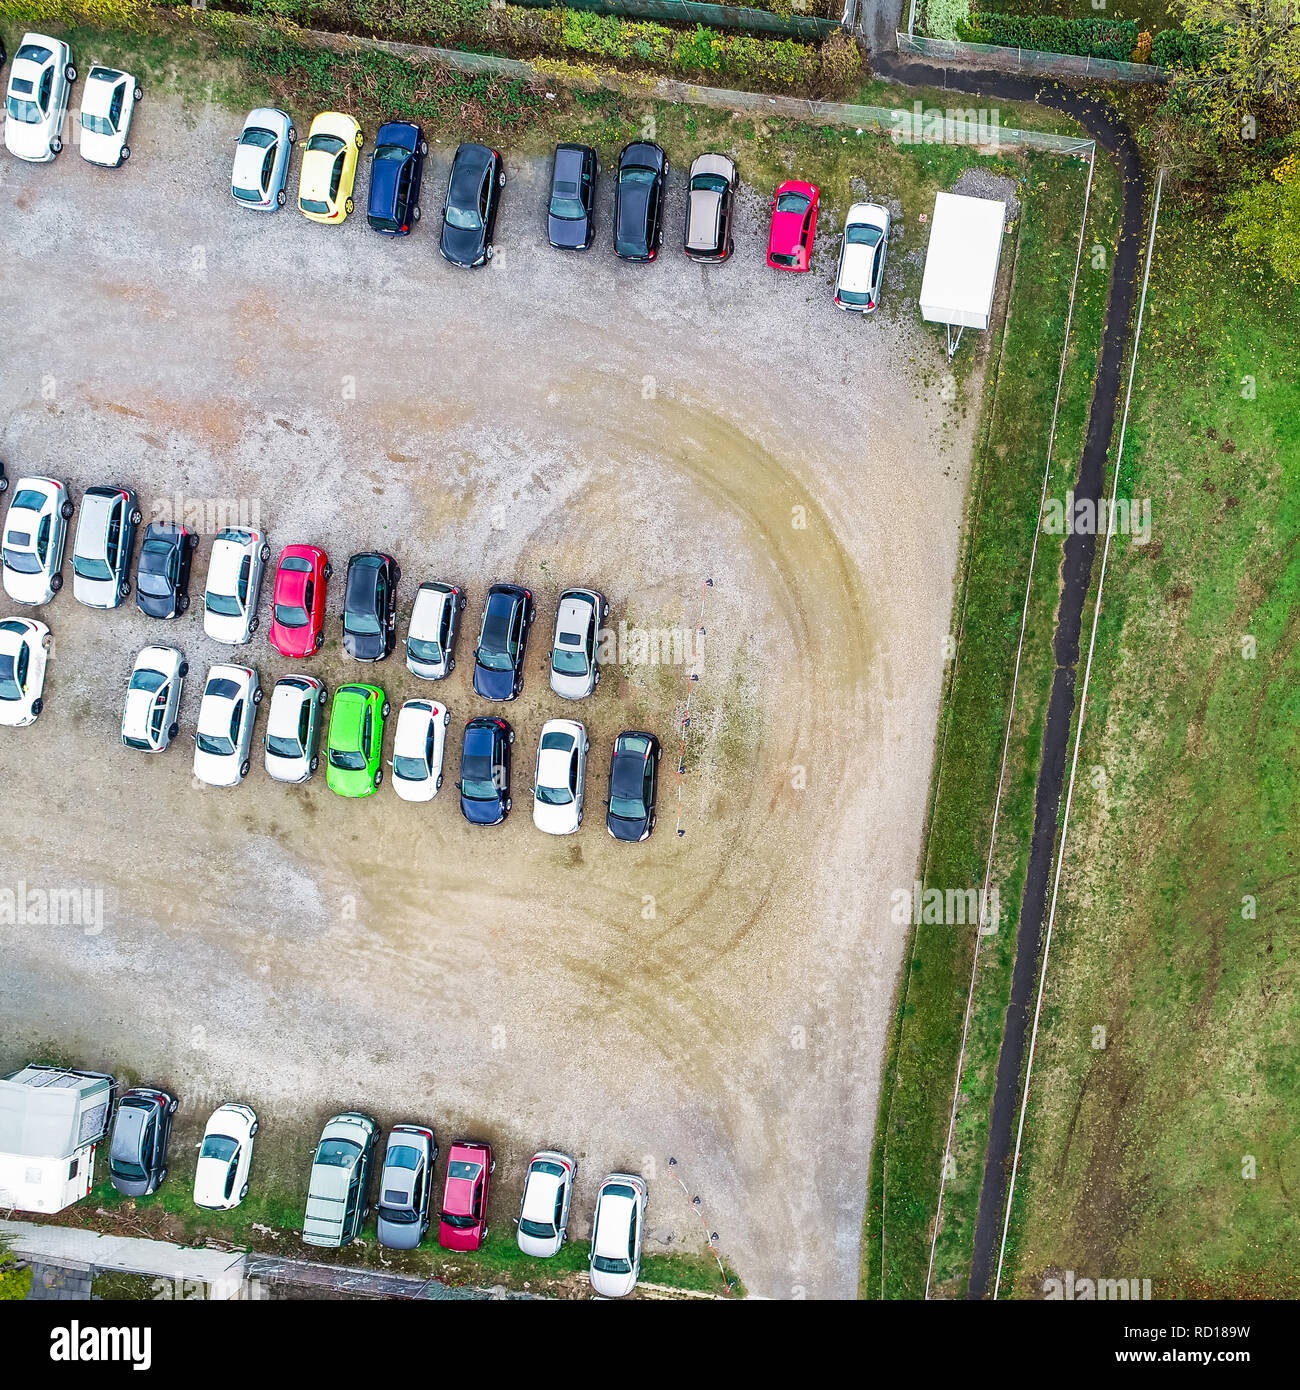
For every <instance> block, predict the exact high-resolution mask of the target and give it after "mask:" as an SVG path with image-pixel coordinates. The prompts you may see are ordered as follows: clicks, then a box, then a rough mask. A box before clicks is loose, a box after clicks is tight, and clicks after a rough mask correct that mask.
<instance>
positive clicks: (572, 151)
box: [546, 145, 600, 251]
mask: <svg viewBox="0 0 1300 1390" xmlns="http://www.w3.org/2000/svg"><path fill="white" fill-rule="evenodd" d="M599 174H600V161H599V160H598V159H597V158H596V151H595V150H593V149H592V148H591V146H590V145H556V147H555V163H554V164H553V165H552V167H551V201H550V202H549V203H548V204H547V208H546V239H547V240H548V241H549V242H550V243H551V245H552V246H554V247H556V248H557V249H559V250H561V251H585V250H586V249H587V248H588V247H589V246H590V245H591V242H592V238H593V237H594V236H595V235H596V216H595V212H596V180H597V178H598V176H599Z"/></svg>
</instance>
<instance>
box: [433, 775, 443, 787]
mask: <svg viewBox="0 0 1300 1390" xmlns="http://www.w3.org/2000/svg"><path fill="white" fill-rule="evenodd" d="M433 789H434V791H441V790H442V773H441V772H440V773H439V774H438V780H437V781H436V782H435V783H434V784H433Z"/></svg>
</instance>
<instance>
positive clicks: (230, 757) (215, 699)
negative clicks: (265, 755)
mask: <svg viewBox="0 0 1300 1390" xmlns="http://www.w3.org/2000/svg"><path fill="white" fill-rule="evenodd" d="M261 703H262V687H261V685H260V684H259V683H258V679H257V672H256V671H254V670H253V669H252V668H251V667H249V666H209V667H208V683H207V684H206V685H205V686H204V687H203V700H202V703H201V704H200V705H199V727H198V732H197V733H196V734H195V735H194V775H195V777H197V778H198V780H199V781H200V782H204V783H206V784H207V785H208V786H209V787H237V786H238V785H239V784H240V783H241V782H242V781H243V780H244V778H245V777H247V776H248V769H249V767H250V763H249V758H248V755H249V750H250V749H251V748H252V746H253V721H254V720H255V719H256V718H257V706H258V705H260V704H261Z"/></svg>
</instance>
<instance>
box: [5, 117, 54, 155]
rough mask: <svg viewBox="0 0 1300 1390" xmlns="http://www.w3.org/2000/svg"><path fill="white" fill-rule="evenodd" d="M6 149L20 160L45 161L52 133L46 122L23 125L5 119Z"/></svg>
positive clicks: (10, 119)
mask: <svg viewBox="0 0 1300 1390" xmlns="http://www.w3.org/2000/svg"><path fill="white" fill-rule="evenodd" d="M5 148H6V149H7V150H8V151H9V153H10V154H12V155H16V156H17V157H18V158H19V159H44V158H45V157H46V156H47V155H48V154H49V150H50V131H49V127H48V126H47V125H46V124H45V122H44V121H41V122H39V123H38V124H36V125H23V124H22V123H20V122H18V121H15V120H13V119H12V118H11V117H9V116H6V117H5Z"/></svg>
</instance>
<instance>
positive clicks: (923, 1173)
mask: <svg viewBox="0 0 1300 1390" xmlns="http://www.w3.org/2000/svg"><path fill="white" fill-rule="evenodd" d="M1086 177H1087V170H1086V167H1085V166H1084V165H1082V164H1081V163H1077V162H1074V161H1067V160H1061V159H1054V158H1052V157H1050V156H1047V155H1034V156H1030V157H1028V158H1027V159H1026V162H1025V176H1024V178H1023V179H1022V184H1021V188H1020V197H1021V200H1022V214H1021V215H1022V219H1023V224H1022V226H1021V228H1020V233H1019V244H1018V248H1017V250H1016V260H1015V272H1014V279H1013V283H1012V289H1011V298H1010V305H1009V310H1008V319H1007V322H1006V329H1005V341H1004V343H1003V344H1002V345H1001V348H1000V356H999V357H998V359H997V366H996V371H994V370H990V373H989V377H988V380H987V382H986V389H985V401H984V418H985V424H984V426H983V427H982V431H981V438H980V444H979V448H978V451H977V457H976V472H975V475H974V477H973V480H972V493H971V502H970V517H969V522H968V535H967V540H966V554H965V559H964V567H963V571H962V575H961V580H960V582H961V585H962V588H961V591H960V592H959V593H958V596H957V602H956V606H955V609H954V625H955V631H956V635H957V638H958V645H957V657H956V662H955V664H954V666H953V668H952V670H951V672H950V676H949V681H948V685H947V687H946V689H945V697H944V708H943V711H942V714H941V718H940V727H939V735H938V737H939V744H938V748H937V754H936V756H937V762H936V770H935V785H934V789H933V791H932V811H931V818H930V825H929V831H928V836H927V844H926V849H925V852H924V856H923V862H924V865H925V883H926V886H927V887H937V888H939V889H941V890H944V891H945V892H946V891H947V890H962V889H967V888H973V889H976V890H978V889H979V888H980V887H981V885H982V883H983V878H984V866H985V859H986V856H987V854H988V846H989V835H990V830H991V825H992V817H993V807H994V802H995V798H996V793H997V784H998V775H999V770H1000V767H1001V758H1002V744H1003V737H1004V734H1005V730H1006V721H1007V710H1008V707H1009V702H1010V698H1011V686H1012V676H1013V671H1014V666H1015V659H1016V648H1017V644H1018V641H1019V635H1020V623H1021V614H1022V609H1023V604H1024V594H1025V583H1026V580H1027V577H1028V574H1029V562H1030V553H1031V550H1032V547H1033V542H1034V533H1035V530H1036V528H1037V525H1038V504H1039V495H1040V490H1041V487H1042V478H1043V467H1044V464H1045V461H1046V458H1047V449H1048V440H1049V435H1050V428H1051V418H1052V406H1053V402H1054V400H1055V396H1056V389H1057V380H1058V374H1059V370H1060V356H1061V349H1062V344H1063V342H1064V333H1065V322H1066V315H1067V310H1068V304H1069V295H1070V285H1071V278H1072V275H1073V271H1074V257H1075V248H1076V246H1077V242H1078V227H1079V218H1080V216H1081V214H1082V210H1083V192H1084V185H1085V182H1086ZM1116 190H1117V183H1116V180H1115V176H1114V174H1113V172H1112V171H1111V169H1110V166H1109V164H1107V163H1105V162H1104V161H1100V162H1099V163H1098V168H1097V176H1096V180H1095V182H1094V188H1093V204H1092V207H1091V209H1090V227H1089V236H1088V238H1087V239H1086V242H1085V250H1089V249H1090V248H1091V247H1092V245H1093V244H1094V242H1095V243H1096V244H1097V245H1100V246H1101V247H1102V248H1103V249H1105V248H1107V247H1110V248H1113V245H1114V240H1115V229H1116V224H1117V209H1118V197H1117V191H1116ZM1111 254H1112V253H1111V252H1110V251H1106V252H1105V254H1104V255H1103V256H1101V257H1100V258H1096V259H1097V263H1096V264H1095V265H1094V257H1092V256H1091V255H1089V256H1087V258H1086V259H1085V260H1084V263H1083V267H1082V269H1081V272H1080V288H1079V297H1078V299H1077V300H1076V305H1075V322H1074V325H1073V326H1072V329H1071V336H1072V339H1076V338H1077V342H1078V343H1080V344H1082V345H1083V346H1082V347H1080V348H1078V349H1076V350H1074V351H1073V352H1072V355H1071V360H1070V363H1069V366H1068V370H1067V385H1066V389H1065V393H1064V395H1063V399H1062V410H1061V418H1060V422H1059V425H1058V439H1057V448H1056V451H1055V454H1054V458H1055V460H1056V464H1055V473H1054V479H1053V484H1052V489H1053V491H1054V492H1055V491H1056V490H1057V489H1056V483H1057V482H1058V481H1059V483H1060V491H1062V492H1063V491H1064V489H1065V488H1066V487H1068V486H1069V485H1070V482H1071V481H1072V479H1073V477H1074V473H1075V471H1076V469H1077V459H1078V453H1079V449H1080V447H1081V444H1082V435H1083V428H1084V423H1085V421H1086V416H1087V409H1088V404H1089V401H1090V399H1091V390H1092V385H1091V383H1092V371H1091V369H1092V364H1093V362H1094V360H1095V355H1096V348H1097V342H1098V340H1099V335H1100V325H1101V316H1102V313H1103V311H1104V305H1105V295H1106V286H1107V284H1108V281H1109V263H1110V256H1111ZM1061 539H1062V538H1061V537H1059V536H1044V537H1042V538H1041V541H1040V547H1039V556H1038V561H1037V563H1038V566H1039V569H1038V571H1037V574H1038V576H1039V578H1038V579H1037V583H1036V587H1035V595H1034V601H1033V603H1032V606H1031V613H1030V624H1029V628H1028V631H1027V634H1026V644H1025V652H1024V658H1023V664H1022V669H1021V676H1020V690H1019V692H1018V696H1017V704H1018V711H1017V720H1016V726H1015V730H1014V731H1013V741H1012V747H1011V750H1010V755H1009V758H1008V767H1007V783H1006V787H1005V789H1004V793H1003V802H1002V808H1001V813H1000V815H1001V821H1000V828H999V843H1000V847H1001V849H1000V853H999V855H998V859H997V861H996V863H995V875H994V883H995V885H996V886H997V887H998V890H999V900H1000V910H1001V930H1000V931H999V933H998V934H997V935H996V936H995V937H991V938H988V939H987V941H986V945H985V947H984V950H983V951H982V952H981V970H980V981H979V986H978V988H979V994H978V995H977V1011H976V1014H975V1015H974V1017H973V1020H972V1054H971V1058H972V1060H971V1065H970V1066H969V1067H968V1070H967V1073H966V1084H965V1090H966V1092H967V1099H966V1100H965V1102H964V1104H963V1106H962V1108H961V1110H960V1112H959V1122H958V1134H957V1143H956V1145H955V1150H956V1154H957V1156H958V1158H959V1159H960V1164H959V1166H958V1168H957V1169H956V1171H955V1172H954V1173H953V1174H952V1175H951V1177H950V1184H949V1189H948V1194H947V1197H946V1201H947V1203H948V1204H949V1209H948V1214H947V1216H946V1218H945V1223H944V1228H943V1231H944V1234H943V1240H942V1241H941V1244H940V1248H939V1250H938V1252H937V1260H936V1273H937V1280H938V1283H939V1285H941V1286H942V1285H943V1284H944V1283H945V1282H948V1281H955V1282H957V1283H958V1284H960V1282H961V1281H962V1280H964V1275H965V1268H964V1265H965V1264H966V1263H968V1261H969V1252H970V1241H971V1238H972V1234H973V1221H974V1208H975V1202H976V1200H977V1198H978V1189H979V1180H980V1171H981V1166H982V1161H983V1150H984V1141H985V1140H986V1137H987V1129H986V1123H987V1096H988V1092H989V1091H990V1090H991V1087H992V1080H993V1070H994V1067H995V1064H996V1056H997V1047H998V1044H999V1041H1000V1036H1001V1034H1000V1018H1001V1014H1002V1012H1003V1011H1004V1010H1005V1007H1006V998H1007V993H1008V991H1009V987H1010V969H1011V960H1012V948H1013V945H1014V932H1015V923H1016V918H1017V915H1018V912H1019V895H1020V890H1021V885H1022V883H1023V879H1024V872H1025V863H1026V860H1027V855H1028V844H1029V832H1030V827H1031V824H1032V818H1033V795H1034V785H1035V781H1036V777H1037V770H1038V760H1039V749H1040V746H1041V733H1042V730H1041V718H1042V713H1043V710H1044V708H1045V702H1046V695H1047V690H1048V687H1049V684H1050V680H1051V671H1052V661H1053V659H1052V652H1051V645H1050V642H1051V629H1052V623H1053V616H1054V613H1055V608H1056V600H1057V596H1058V586H1057V579H1056V575H1057V568H1058V566H1059V562H1060V556H1061ZM958 623H960V627H959V628H957V627H956V624H958ZM911 932H912V940H911V943H910V946H909V963H908V967H907V970H906V974H905V977H904V979H903V981H902V982H901V984H900V990H899V996H898V1003H897V1011H896V1018H895V1024H894V1032H893V1037H892V1041H891V1048H890V1054H889V1058H888V1063H887V1070H886V1075H885V1085H884V1088H883V1091H882V1103H881V1112H880V1119H879V1123H878V1127H877V1140H876V1145H875V1150H874V1153H873V1156H872V1178H871V1187H870V1190H869V1194H868V1202H867V1213H866V1223H865V1231H864V1241H863V1279H862V1291H863V1293H864V1295H865V1296H867V1297H883V1298H920V1297H922V1296H923V1295H924V1292H925V1287H926V1274H927V1269H928V1264H929V1255H930V1237H931V1231H932V1221H933V1217H934V1214H935V1205H936V1201H937V1197H938V1190H939V1179H940V1168H941V1163H942V1159H943V1153H944V1146H945V1141H946V1137H947V1128H948V1118H949V1112H950V1107H951V1104H952V1095H953V1085H954V1081H955V1076H956V1066H957V1059H958V1053H959V1050H960V1043H961V1033H962V1020H963V1015H964V1011H965V1005H966V998H967V993H968V989H969V984H970V971H971V961H972V953H973V951H974V949H975V939H976V934H975V929H974V927H973V926H971V925H969V924H968V925H964V926H962V925H943V924H935V925H924V924H923V925H920V926H913V927H912V928H911Z"/></svg>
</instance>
